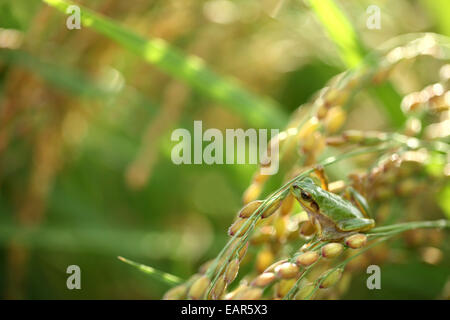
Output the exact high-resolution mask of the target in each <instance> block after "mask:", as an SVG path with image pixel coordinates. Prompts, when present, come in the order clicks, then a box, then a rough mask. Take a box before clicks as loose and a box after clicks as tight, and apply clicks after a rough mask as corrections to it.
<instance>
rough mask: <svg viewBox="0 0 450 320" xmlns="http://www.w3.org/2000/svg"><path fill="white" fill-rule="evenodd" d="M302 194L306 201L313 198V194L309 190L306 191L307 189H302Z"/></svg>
mask: <svg viewBox="0 0 450 320" xmlns="http://www.w3.org/2000/svg"><path fill="white" fill-rule="evenodd" d="M300 195H301V196H302V199H303V200H306V201H310V200H311V195H310V194H309V193H308V192H306V191H303V190H302V192H301V193H300Z"/></svg>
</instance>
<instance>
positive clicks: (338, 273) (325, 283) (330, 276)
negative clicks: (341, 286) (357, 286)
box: [320, 268, 344, 289]
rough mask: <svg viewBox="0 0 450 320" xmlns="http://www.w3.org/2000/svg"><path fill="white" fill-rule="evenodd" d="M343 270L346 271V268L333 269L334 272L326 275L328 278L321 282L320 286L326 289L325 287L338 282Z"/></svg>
mask: <svg viewBox="0 0 450 320" xmlns="http://www.w3.org/2000/svg"><path fill="white" fill-rule="evenodd" d="M343 271H344V269H342V268H337V269H336V270H333V271H332V272H330V273H329V274H328V275H327V276H326V278H325V279H324V280H323V281H322V283H321V284H320V288H321V289H325V288H330V287H332V286H334V285H335V284H336V282H338V281H339V279H340V278H341V276H342V272H343Z"/></svg>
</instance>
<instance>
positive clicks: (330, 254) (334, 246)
mask: <svg viewBox="0 0 450 320" xmlns="http://www.w3.org/2000/svg"><path fill="white" fill-rule="evenodd" d="M342 251H344V246H343V245H342V244H341V243H337V242H333V243H329V244H326V245H324V246H323V247H322V257H324V258H328V259H333V258H336V257H338V256H339V255H340V254H341V253H342Z"/></svg>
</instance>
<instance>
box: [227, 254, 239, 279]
mask: <svg viewBox="0 0 450 320" xmlns="http://www.w3.org/2000/svg"><path fill="white" fill-rule="evenodd" d="M238 272H239V260H238V259H234V260H231V261H230V263H229V264H228V266H227V268H226V270H225V275H224V279H225V282H226V283H227V284H230V283H231V282H233V281H234V279H236V276H237V274H238Z"/></svg>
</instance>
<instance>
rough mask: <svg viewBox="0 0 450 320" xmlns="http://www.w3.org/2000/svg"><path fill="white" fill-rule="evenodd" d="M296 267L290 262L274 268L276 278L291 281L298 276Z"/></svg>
mask: <svg viewBox="0 0 450 320" xmlns="http://www.w3.org/2000/svg"><path fill="white" fill-rule="evenodd" d="M298 271H299V269H298V266H297V265H296V264H294V263H291V262H285V263H283V264H281V265H279V266H277V267H275V273H276V275H277V276H278V277H280V278H282V279H292V278H295V277H296V276H297V274H298Z"/></svg>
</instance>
